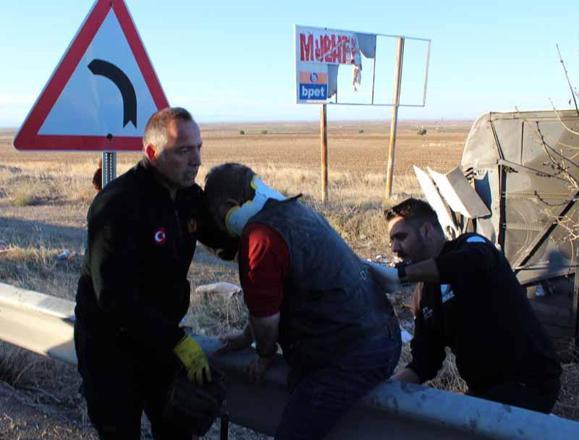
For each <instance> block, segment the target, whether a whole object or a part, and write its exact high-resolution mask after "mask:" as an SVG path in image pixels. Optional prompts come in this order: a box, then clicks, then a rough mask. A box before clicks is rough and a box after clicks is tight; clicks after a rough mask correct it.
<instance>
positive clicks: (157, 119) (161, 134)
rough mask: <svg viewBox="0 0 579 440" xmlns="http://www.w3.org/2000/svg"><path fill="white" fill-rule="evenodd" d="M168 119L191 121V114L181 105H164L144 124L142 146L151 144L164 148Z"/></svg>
mask: <svg viewBox="0 0 579 440" xmlns="http://www.w3.org/2000/svg"><path fill="white" fill-rule="evenodd" d="M169 121H184V122H189V121H193V116H191V113H189V112H188V111H187V110H185V109H184V108H182V107H166V108H164V109H162V110H159V111H158V112H155V113H153V115H152V116H151V117H150V118H149V120H148V121H147V125H145V132H144V134H143V148H144V147H146V146H147V145H153V146H154V147H155V148H164V147H165V145H166V144H167V125H169Z"/></svg>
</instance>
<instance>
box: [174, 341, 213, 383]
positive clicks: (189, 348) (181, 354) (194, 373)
mask: <svg viewBox="0 0 579 440" xmlns="http://www.w3.org/2000/svg"><path fill="white" fill-rule="evenodd" d="M173 352H174V353H175V355H176V356H177V357H178V358H179V360H180V361H181V363H182V364H183V366H184V367H185V369H186V370H187V378H188V379H189V380H190V381H191V382H193V383H196V384H198V385H201V384H203V383H204V382H211V370H210V369H209V363H208V362H207V356H206V355H205V353H204V352H203V350H202V349H201V347H200V346H199V344H198V343H197V342H196V341H195V339H193V338H192V337H191V336H185V337H184V338H183V339H181V341H179V343H178V344H177V345H175V348H173Z"/></svg>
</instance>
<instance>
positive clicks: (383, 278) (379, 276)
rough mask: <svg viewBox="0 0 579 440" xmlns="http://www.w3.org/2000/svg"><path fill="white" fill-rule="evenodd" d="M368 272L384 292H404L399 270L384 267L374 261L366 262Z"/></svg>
mask: <svg viewBox="0 0 579 440" xmlns="http://www.w3.org/2000/svg"><path fill="white" fill-rule="evenodd" d="M364 264H365V265H366V267H368V271H369V272H370V275H371V276H372V278H374V280H376V281H377V282H378V283H379V284H380V285H381V286H382V288H383V289H384V290H386V291H387V292H389V293H392V292H399V291H400V290H402V284H401V283H400V278H399V277H398V269H396V268H395V267H389V266H383V265H382V264H378V263H374V262H373V261H364Z"/></svg>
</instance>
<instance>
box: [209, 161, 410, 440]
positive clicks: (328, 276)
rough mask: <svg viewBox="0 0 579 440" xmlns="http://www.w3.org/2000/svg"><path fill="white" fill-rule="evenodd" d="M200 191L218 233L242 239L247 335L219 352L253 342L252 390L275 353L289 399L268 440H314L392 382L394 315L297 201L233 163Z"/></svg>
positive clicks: (347, 253) (360, 267)
mask: <svg viewBox="0 0 579 440" xmlns="http://www.w3.org/2000/svg"><path fill="white" fill-rule="evenodd" d="M205 190H206V194H207V198H208V203H209V209H210V211H211V213H212V214H213V216H214V218H215V220H216V221H217V223H218V224H219V225H220V226H221V227H222V228H223V229H224V230H227V231H228V232H229V233H230V234H231V235H234V236H237V237H240V247H239V276H240V280H241V286H242V288H243V292H244V300H245V303H246V304H247V307H248V309H249V314H250V318H249V322H248V324H247V326H246V327H245V330H244V331H243V332H241V333H237V334H234V335H230V336H227V337H225V338H224V343H225V345H224V346H223V347H222V348H221V350H220V351H221V352H225V351H230V350H238V349H243V348H247V347H249V346H250V345H251V343H252V342H253V340H254V339H255V343H256V349H257V355H256V358H255V359H254V361H253V362H252V363H251V364H250V366H249V368H248V371H249V374H250V377H251V378H252V379H253V380H259V379H260V378H261V377H262V376H263V374H264V372H265V371H266V370H267V368H268V367H269V366H270V364H271V362H272V360H273V358H274V356H275V354H276V352H277V344H278V343H279V344H280V346H281V348H282V352H283V356H284V358H285V359H286V361H287V363H288V364H289V366H290V373H289V376H288V385H289V387H290V391H291V395H290V397H289V400H288V402H287V405H286V408H285V410H284V413H283V416H282V420H281V423H280V425H279V426H278V429H277V433H276V436H275V438H276V439H280V440H282V439H283V440H285V439H321V438H323V437H325V436H326V434H327V433H328V432H329V431H330V430H331V428H332V427H333V426H334V425H335V423H336V422H337V421H338V420H339V418H340V417H341V416H342V415H343V414H344V412H345V411H346V410H348V409H349V408H350V407H351V406H353V405H354V404H355V403H356V401H357V400H358V399H360V398H361V397H362V396H364V395H365V394H366V393H367V392H368V391H370V390H371V389H373V388H374V387H375V386H376V385H378V384H379V383H380V382H382V381H384V380H385V379H387V378H388V377H390V375H391V374H392V371H393V370H394V367H395V366H396V364H397V362H398V359H399V356H400V346H401V343H400V331H399V326H398V322H397V319H396V317H395V315H394V311H393V309H392V306H391V304H390V303H389V302H388V300H387V298H386V296H385V295H384V294H383V292H382V290H381V288H380V286H379V285H378V284H376V283H375V282H374V280H373V279H372V278H371V277H370V275H369V273H368V269H367V267H366V265H365V264H364V263H363V262H362V261H361V260H360V259H359V258H358V256H357V255H356V254H355V253H354V252H353V251H352V249H350V247H349V246H348V245H347V244H346V243H345V242H344V240H343V239H342V238H341V237H340V236H339V235H338V233H337V232H336V231H334V229H332V227H331V226H330V225H329V224H328V222H327V221H326V220H325V219H324V218H323V217H322V216H321V215H319V214H317V213H316V212H315V211H314V210H312V209H310V208H308V207H306V206H304V205H302V204H301V203H300V202H299V201H298V200H297V197H294V198H289V199H286V198H285V197H284V196H283V195H281V194H280V193H279V192H277V191H275V190H273V189H271V188H269V187H268V186H266V185H265V184H264V183H263V182H262V181H261V180H260V179H259V178H258V177H257V176H256V175H255V173H254V172H253V171H252V170H251V169H250V168H248V167H246V166H244V165H240V164H234V163H229V164H224V165H220V166H218V167H215V168H213V169H212V170H211V171H210V172H209V174H208V175H207V178H206V184H205Z"/></svg>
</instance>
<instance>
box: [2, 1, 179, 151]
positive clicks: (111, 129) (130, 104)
mask: <svg viewBox="0 0 579 440" xmlns="http://www.w3.org/2000/svg"><path fill="white" fill-rule="evenodd" d="M168 105H169V104H168V101H167V98H166V97H165V94H164V92H163V89H162V87H161V84H160V83H159V79H158V78H157V75H156V74H155V71H154V70H153V66H152V64H151V61H150V60H149V57H148V56H147V53H146V51H145V47H144V46H143V42H142V41H141V39H140V37H139V34H138V32H137V29H136V27H135V24H134V23H133V20H132V19H131V16H130V14H129V11H128V9H127V6H126V5H125V2H124V1H123V0H97V1H96V2H95V5H94V6H93V8H92V10H91V11H90V13H89V15H88V17H87V18H86V19H85V21H84V23H83V24H82V26H81V27H80V30H79V31H78V33H77V35H76V36H75V37H74V39H73V40H72V43H71V44H70V46H69V48H68V50H67V51H66V53H65V54H64V57H63V58H62V60H61V61H60V64H59V65H58V67H57V68H56V70H55V71H54V73H53V74H52V77H51V78H50V80H49V81H48V84H47V85H46V86H45V87H44V90H43V91H42V93H41V94H40V97H39V98H38V100H37V101H36V103H35V104H34V107H32V110H31V111H30V113H29V114H28V116H27V118H26V120H25V121H24V124H22V127H21V128H20V131H19V132H18V134H17V135H16V138H15V139H14V147H16V148H17V149H19V150H77V151H78V150H92V151H121V150H140V149H141V148H142V144H141V142H142V141H141V138H142V135H143V129H144V126H145V124H146V122H147V120H148V118H149V117H150V116H151V114H153V113H154V112H155V111H157V110H158V109H161V108H164V107H167V106H168Z"/></svg>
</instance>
